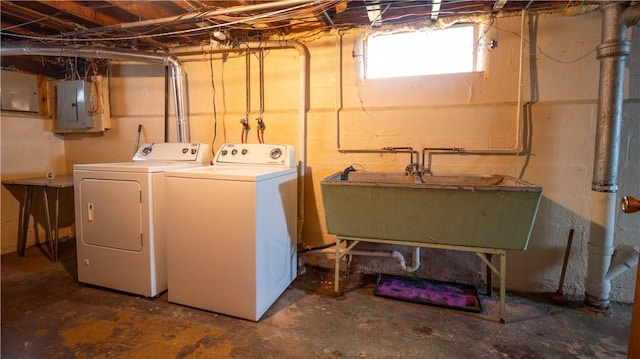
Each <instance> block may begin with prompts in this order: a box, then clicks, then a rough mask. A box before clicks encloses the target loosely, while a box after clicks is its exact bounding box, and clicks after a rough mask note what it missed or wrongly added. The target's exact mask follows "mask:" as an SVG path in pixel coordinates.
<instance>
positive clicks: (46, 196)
mask: <svg viewBox="0 0 640 359" xmlns="http://www.w3.org/2000/svg"><path fill="white" fill-rule="evenodd" d="M42 191H43V194H44V195H43V196H44V214H45V217H46V220H47V240H48V241H49V253H50V254H51V260H52V261H54V262H55V258H54V257H53V237H52V236H51V214H50V213H49V191H48V190H47V187H44V188H43V189H42Z"/></svg>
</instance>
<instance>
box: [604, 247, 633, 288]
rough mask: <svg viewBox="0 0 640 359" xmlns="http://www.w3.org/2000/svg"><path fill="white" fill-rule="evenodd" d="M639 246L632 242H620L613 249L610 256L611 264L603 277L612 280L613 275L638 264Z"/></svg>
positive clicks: (615, 275) (617, 274)
mask: <svg viewBox="0 0 640 359" xmlns="http://www.w3.org/2000/svg"><path fill="white" fill-rule="evenodd" d="M639 253H640V248H638V246H634V245H632V244H622V245H620V246H618V247H616V249H615V250H614V251H613V257H611V266H610V267H609V271H607V275H606V276H605V279H606V280H608V281H611V280H613V279H614V278H615V277H617V276H619V275H620V274H622V273H624V272H626V271H627V269H629V268H633V267H634V266H635V265H637V264H638V254H639Z"/></svg>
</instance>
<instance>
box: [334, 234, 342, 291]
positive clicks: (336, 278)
mask: <svg viewBox="0 0 640 359" xmlns="http://www.w3.org/2000/svg"><path fill="white" fill-rule="evenodd" d="M340 256H341V255H340V238H336V265H335V269H334V273H333V292H334V293H333V294H334V295H335V296H336V297H337V296H338V292H339V291H340Z"/></svg>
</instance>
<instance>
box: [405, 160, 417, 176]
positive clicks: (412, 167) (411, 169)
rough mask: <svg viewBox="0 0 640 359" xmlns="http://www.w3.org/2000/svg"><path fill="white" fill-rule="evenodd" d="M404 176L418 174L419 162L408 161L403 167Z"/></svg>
mask: <svg viewBox="0 0 640 359" xmlns="http://www.w3.org/2000/svg"><path fill="white" fill-rule="evenodd" d="M404 174H405V176H408V175H417V174H420V164H419V163H418V162H414V163H410V164H408V165H407V167H405V168H404Z"/></svg>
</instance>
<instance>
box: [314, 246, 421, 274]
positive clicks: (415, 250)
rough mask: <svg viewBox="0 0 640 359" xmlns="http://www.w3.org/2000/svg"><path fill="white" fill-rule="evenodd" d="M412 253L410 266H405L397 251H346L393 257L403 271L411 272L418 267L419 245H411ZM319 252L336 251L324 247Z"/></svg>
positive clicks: (363, 254)
mask: <svg viewBox="0 0 640 359" xmlns="http://www.w3.org/2000/svg"><path fill="white" fill-rule="evenodd" d="M412 249H413V251H412V255H411V266H407V263H406V261H405V259H404V256H403V255H402V253H400V252H398V251H374V250H359V249H352V250H350V251H349V253H347V254H348V255H354V256H368V257H390V258H393V259H395V260H396V261H397V262H398V265H399V266H400V269H402V270H403V271H404V272H407V273H413V272H415V271H417V270H418V268H420V247H412ZM320 252H326V253H333V254H335V253H336V251H335V250H332V249H324V250H321V251H320Z"/></svg>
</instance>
